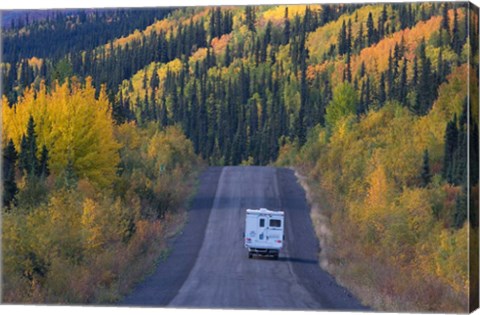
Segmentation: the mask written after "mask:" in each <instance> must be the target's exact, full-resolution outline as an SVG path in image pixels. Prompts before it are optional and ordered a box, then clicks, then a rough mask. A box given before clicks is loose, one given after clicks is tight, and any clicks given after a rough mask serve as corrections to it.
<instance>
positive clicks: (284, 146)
mask: <svg viewBox="0 0 480 315" xmlns="http://www.w3.org/2000/svg"><path fill="white" fill-rule="evenodd" d="M2 38H3V52H2V54H3V63H2V64H1V66H0V71H1V75H2V80H3V92H2V93H3V98H2V117H3V118H2V119H3V126H2V131H3V132H2V146H3V173H2V174H3V181H2V182H3V212H2V213H3V231H4V232H3V233H4V234H3V253H4V256H3V257H4V260H3V266H4V269H3V270H4V290H3V298H4V300H5V301H10V302H19V301H23V302H29V301H30V302H32V301H33V302H62V301H63V302H65V301H67V302H92V303H93V302H111V301H115V300H116V299H118V298H119V297H120V296H121V295H122V294H124V293H125V291H126V290H127V288H128V286H129V285H130V284H131V281H133V280H132V279H125V278H124V277H123V276H122V268H126V267H127V266H128V265H129V264H130V263H132V262H137V264H141V263H140V262H139V261H141V259H140V257H142V255H145V253H149V255H151V257H154V256H155V255H157V256H158V255H159V253H160V251H161V250H162V248H160V247H158V246H156V245H153V244H154V243H155V242H152V240H159V239H160V240H164V239H165V237H166V235H168V230H169V229H173V228H172V227H173V226H175V224H177V225H178V224H179V222H181V221H182V216H183V212H182V211H179V210H178V209H180V208H183V207H184V206H185V200H184V199H185V198H184V197H185V196H186V195H189V194H190V193H191V191H192V183H193V182H192V181H193V180H194V178H195V174H196V172H197V171H198V170H199V169H200V168H201V166H203V165H205V164H207V163H208V164H209V165H239V164H242V165H268V164H276V165H281V166H293V167H296V168H297V169H298V170H299V171H300V172H301V173H303V174H305V175H306V176H307V181H308V185H309V187H310V189H311V191H312V192H313V197H312V198H313V200H312V202H316V203H319V204H321V205H322V207H321V213H322V215H324V216H326V218H327V221H328V225H329V227H330V230H331V233H329V235H327V236H325V235H323V234H322V233H320V232H319V237H320V238H325V242H326V246H327V248H328V250H325V251H324V252H322V255H325V257H324V258H325V260H326V261H328V263H327V264H326V265H325V266H324V268H326V269H327V270H328V271H329V272H331V273H332V274H333V275H335V276H336V277H337V278H338V279H339V281H341V282H343V284H344V285H345V286H347V287H349V288H350V289H351V290H352V291H353V292H354V293H355V294H356V295H358V296H359V297H360V298H361V299H362V301H363V302H364V303H366V304H368V305H371V306H372V307H374V308H376V309H379V310H393V309H395V310H409V311H411V310H419V311H425V310H428V311H434V310H439V309H441V310H451V311H461V310H464V309H465V305H467V304H468V295H467V292H468V288H469V287H470V286H472V285H478V284H474V283H473V284H472V283H470V282H469V278H468V272H469V269H468V268H469V267H470V268H473V267H472V266H469V265H468V259H467V257H468V256H467V255H468V251H467V249H468V237H469V235H470V238H474V237H475V235H476V234H475V233H470V234H469V232H470V231H472V230H474V231H478V217H476V214H478V212H475V211H470V212H468V210H467V209H468V206H470V208H471V209H478V198H477V197H476V196H478V163H470V173H468V172H467V169H468V168H467V164H468V161H477V162H478V122H477V120H475V119H472V117H478V66H479V65H478V11H475V10H474V7H473V6H471V5H470V4H468V3H450V2H445V3H435V2H434V3H397V4H378V5H363V4H322V5H314V4H312V5H291V6H244V7H197V8H195V7H188V8H171V9H152V10H112V11H109V10H99V11H95V10H89V11H81V10H79V11H78V12H71V13H68V14H67V13H62V12H60V11H59V12H54V13H52V15H51V16H50V17H48V18H45V19H38V20H33V21H28V19H25V18H23V19H20V20H18V21H15V20H13V21H12V23H11V25H10V26H9V27H8V28H5V29H4V30H2ZM52 42H55V45H52V44H51V43H52ZM468 141H470V143H469V142H468ZM469 145H470V149H469V150H468V147H469ZM468 196H471V197H472V198H470V199H468V198H467V197H468ZM469 203H470V204H469ZM314 215H315V213H314V211H312V218H314ZM469 215H470V217H469ZM105 222H113V223H112V224H105ZM314 224H315V219H314ZM344 231H351V232H349V233H348V235H346V234H345V232H344ZM59 235H62V237H60V236H59ZM65 235H66V236H65ZM162 242H163V241H161V242H158V241H157V243H162ZM115 257H116V258H117V259H118V258H119V257H121V258H122V263H123V265H122V264H120V265H121V266H120V267H118V268H117V267H114V263H113V262H114V261H115ZM152 260H153V258H152ZM145 268H147V267H145ZM92 269H95V270H98V272H99V273H100V275H94V276H92V275H89V274H88V272H87V271H88V270H92ZM138 272H139V273H141V272H142V271H141V268H139V271H138ZM71 274H75V275H78V276H76V277H78V279H77V278H76V277H75V278H73V279H71V278H69V275H71ZM6 275H8V276H6ZM53 275H55V276H53ZM411 287H413V288H415V289H414V290H409V288H411ZM439 301H441V302H439Z"/></svg>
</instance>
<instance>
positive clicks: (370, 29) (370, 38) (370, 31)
mask: <svg viewBox="0 0 480 315" xmlns="http://www.w3.org/2000/svg"><path fill="white" fill-rule="evenodd" d="M374 43H375V27H374V25H373V16H372V12H369V13H368V19H367V46H372V45H373V44H374Z"/></svg>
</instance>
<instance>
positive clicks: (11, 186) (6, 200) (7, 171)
mask: <svg viewBox="0 0 480 315" xmlns="http://www.w3.org/2000/svg"><path fill="white" fill-rule="evenodd" d="M17 158H18V155H17V151H16V150H15V146H14V144H13V141H12V139H10V140H9V141H8V144H7V146H6V147H5V149H4V150H3V173H2V175H3V178H2V180H3V205H4V206H6V207H9V206H10V205H11V204H15V195H16V194H17V192H18V187H17V183H16V181H15V163H16V161H17Z"/></svg>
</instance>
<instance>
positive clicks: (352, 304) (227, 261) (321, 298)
mask: <svg viewBox="0 0 480 315" xmlns="http://www.w3.org/2000/svg"><path fill="white" fill-rule="evenodd" d="M260 207H266V208H269V209H277V210H278V209H281V210H283V211H285V215H286V218H285V224H286V225H285V229H286V231H285V232H286V246H285V247H284V250H283V251H282V252H281V254H280V259H279V260H270V259H266V258H255V259H248V255H247V251H246V249H245V248H244V247H243V231H244V228H245V209H246V208H260ZM318 250H319V248H318V241H317V239H316V236H315V233H314V231H313V227H312V223H311V220H310V216H309V208H308V205H307V203H306V201H305V193H304V191H303V189H302V188H301V187H300V185H298V183H297V181H296V178H295V175H294V174H293V172H292V171H291V170H288V169H280V168H272V167H224V168H209V169H208V170H207V171H205V172H204V173H203V174H202V176H201V178H200V187H199V190H198V192H197V195H196V197H195V198H194V200H193V202H192V207H191V210H190V212H189V221H188V223H187V225H186V226H185V229H184V233H183V234H181V235H180V236H178V237H177V239H175V240H174V242H173V243H172V253H171V255H170V256H169V258H168V259H167V260H166V261H165V262H163V263H161V264H160V265H159V267H158V269H157V270H156V272H155V273H154V274H153V275H152V276H151V277H150V278H148V279H147V280H146V281H144V282H143V283H142V284H141V285H139V286H138V287H137V288H135V290H134V291H133V292H132V294H130V295H129V296H127V297H126V299H125V300H124V301H123V302H122V304H124V305H144V306H169V307H195V308H242V309H252V308H253V309H317V310H318V309H324V310H362V309H365V308H364V307H363V306H362V305H361V304H360V303H359V302H358V301H357V300H356V299H355V298H354V297H352V295H351V294H350V293H349V292H348V291H347V290H345V289H344V288H342V287H340V286H339V285H337V284H336V282H335V280H334V279H333V278H332V277H331V276H330V275H329V274H328V273H326V272H324V271H323V270H322V269H320V267H319V264H318V258H317V256H318Z"/></svg>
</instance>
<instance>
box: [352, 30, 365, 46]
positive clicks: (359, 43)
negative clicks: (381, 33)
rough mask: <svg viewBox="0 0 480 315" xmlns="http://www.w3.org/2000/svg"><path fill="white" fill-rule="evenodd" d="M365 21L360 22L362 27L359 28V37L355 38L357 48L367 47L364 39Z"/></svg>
mask: <svg viewBox="0 0 480 315" xmlns="http://www.w3.org/2000/svg"><path fill="white" fill-rule="evenodd" d="M363 36H364V35H363V23H360V27H359V29H358V34H357V38H356V39H355V45H354V46H355V49H357V50H358V51H361V50H362V49H363V48H364V47H365V40H364V39H363Z"/></svg>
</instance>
